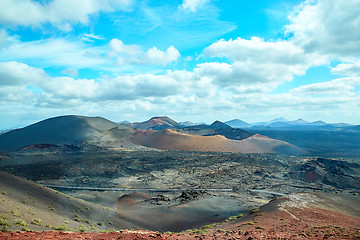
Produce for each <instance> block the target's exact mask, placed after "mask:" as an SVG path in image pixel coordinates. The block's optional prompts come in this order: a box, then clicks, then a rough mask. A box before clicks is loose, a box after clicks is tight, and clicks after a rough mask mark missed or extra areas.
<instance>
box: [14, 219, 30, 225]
mask: <svg viewBox="0 0 360 240" xmlns="http://www.w3.org/2000/svg"><path fill="white" fill-rule="evenodd" d="M15 224H16V225H18V226H27V223H26V222H25V221H24V220H22V219H15Z"/></svg>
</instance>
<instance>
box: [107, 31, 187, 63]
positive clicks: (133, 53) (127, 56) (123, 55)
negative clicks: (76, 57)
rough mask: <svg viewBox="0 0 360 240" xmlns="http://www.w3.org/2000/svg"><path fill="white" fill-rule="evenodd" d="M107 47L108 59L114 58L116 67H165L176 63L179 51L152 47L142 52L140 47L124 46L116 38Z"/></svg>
mask: <svg viewBox="0 0 360 240" xmlns="http://www.w3.org/2000/svg"><path fill="white" fill-rule="evenodd" d="M109 47H110V51H109V52H108V57H110V58H114V57H115V58H116V60H117V64H118V65H126V64H154V65H162V66H166V65H168V64H170V63H171V62H174V61H177V60H178V59H179V57H180V53H179V51H178V50H177V49H176V48H175V47H173V46H170V47H169V48H168V49H167V50H166V51H162V50H159V49H157V48H156V47H153V48H150V49H149V50H147V51H146V52H143V51H142V50H141V48H140V46H138V45H126V44H125V43H124V42H123V41H121V40H119V39H117V38H114V39H112V40H111V41H110V43H109Z"/></svg>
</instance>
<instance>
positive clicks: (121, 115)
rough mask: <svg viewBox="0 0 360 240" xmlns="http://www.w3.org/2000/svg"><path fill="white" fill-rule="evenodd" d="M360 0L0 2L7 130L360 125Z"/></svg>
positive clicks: (1, 113)
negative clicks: (63, 119) (127, 124)
mask: <svg viewBox="0 0 360 240" xmlns="http://www.w3.org/2000/svg"><path fill="white" fill-rule="evenodd" d="M359 13H360V0H346V1H343V0H305V1H301V0H254V1H244V0H172V1H165V0H77V1H73V0H37V1H35V0H1V1H0V129H8V128H15V127H23V126H26V125H29V124H32V123H34V122H37V121H40V120H43V119H46V118H50V117H54V116H60V115H69V114H71V115H73V114H74V115H85V116H102V117H105V118H108V119H109V120H112V121H115V122H119V121H123V120H128V121H131V122H133V121H145V120H147V119H149V118H150V117H153V116H169V117H170V118H172V119H174V120H176V121H186V120H190V121H193V122H207V123H211V122H213V121H215V120H220V121H227V120H231V119H235V118H238V119H241V120H244V121H247V122H257V121H268V120H271V119H273V118H277V117H285V118H287V119H290V120H295V119H298V118H302V119H305V120H308V121H316V120H323V121H326V122H332V123H334V122H346V123H352V124H360V14H359Z"/></svg>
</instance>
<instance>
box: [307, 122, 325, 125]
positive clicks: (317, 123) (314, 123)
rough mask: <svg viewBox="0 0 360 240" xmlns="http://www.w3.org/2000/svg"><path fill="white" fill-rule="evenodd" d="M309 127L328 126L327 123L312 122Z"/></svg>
mask: <svg viewBox="0 0 360 240" xmlns="http://www.w3.org/2000/svg"><path fill="white" fill-rule="evenodd" d="M309 125H314V126H324V125H327V123H326V122H324V121H315V122H311V123H309Z"/></svg>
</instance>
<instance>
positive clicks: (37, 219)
mask: <svg viewBox="0 0 360 240" xmlns="http://www.w3.org/2000/svg"><path fill="white" fill-rule="evenodd" d="M31 224H34V225H40V224H41V219H40V218H34V219H33V220H31Z"/></svg>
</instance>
